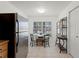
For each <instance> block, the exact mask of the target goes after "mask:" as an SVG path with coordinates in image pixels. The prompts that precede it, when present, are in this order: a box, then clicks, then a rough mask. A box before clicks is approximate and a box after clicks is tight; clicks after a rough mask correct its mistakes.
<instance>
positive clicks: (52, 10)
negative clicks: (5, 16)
mask: <svg viewBox="0 0 79 59" xmlns="http://www.w3.org/2000/svg"><path fill="white" fill-rule="evenodd" d="M10 3H11V4H13V5H14V6H15V7H17V8H18V9H20V10H21V11H23V12H24V13H25V14H26V15H27V16H37V15H44V16H45V15H48V16H58V15H59V14H60V13H61V12H62V11H63V10H64V9H65V8H66V7H67V6H68V5H69V4H70V3H71V1H10ZM39 8H43V9H45V13H39V12H37V9H39Z"/></svg>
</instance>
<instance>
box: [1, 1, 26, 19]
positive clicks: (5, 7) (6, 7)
mask: <svg viewBox="0 0 79 59" xmlns="http://www.w3.org/2000/svg"><path fill="white" fill-rule="evenodd" d="M0 13H18V14H19V15H21V16H23V17H26V18H27V16H26V15H24V13H23V12H22V11H21V10H19V9H17V8H16V7H15V6H13V5H12V4H11V3H10V2H8V1H0Z"/></svg>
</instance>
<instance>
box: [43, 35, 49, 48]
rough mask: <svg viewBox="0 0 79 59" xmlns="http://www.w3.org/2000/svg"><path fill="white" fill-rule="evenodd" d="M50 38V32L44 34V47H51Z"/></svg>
mask: <svg viewBox="0 0 79 59" xmlns="http://www.w3.org/2000/svg"><path fill="white" fill-rule="evenodd" d="M49 39H50V36H49V35H48V34H46V35H44V47H47V46H48V47H50V44H49Z"/></svg>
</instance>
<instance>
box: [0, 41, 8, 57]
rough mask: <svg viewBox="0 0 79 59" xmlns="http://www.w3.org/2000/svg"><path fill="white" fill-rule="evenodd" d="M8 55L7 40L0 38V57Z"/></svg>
mask: <svg viewBox="0 0 79 59" xmlns="http://www.w3.org/2000/svg"><path fill="white" fill-rule="evenodd" d="M7 57H8V40H0V58H7Z"/></svg>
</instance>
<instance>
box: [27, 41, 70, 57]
mask: <svg viewBox="0 0 79 59" xmlns="http://www.w3.org/2000/svg"><path fill="white" fill-rule="evenodd" d="M27 58H71V56H70V55H69V54H66V53H59V49H58V47H57V46H55V44H54V42H53V41H50V47H46V48H44V47H29V51H28V55H27Z"/></svg>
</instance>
